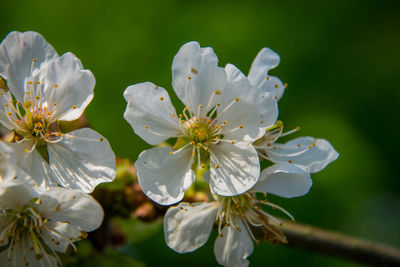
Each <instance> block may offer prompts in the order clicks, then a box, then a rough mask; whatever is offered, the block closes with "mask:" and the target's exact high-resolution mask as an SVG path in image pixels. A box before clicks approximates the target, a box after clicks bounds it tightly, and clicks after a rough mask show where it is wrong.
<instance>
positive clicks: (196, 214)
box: [164, 163, 312, 266]
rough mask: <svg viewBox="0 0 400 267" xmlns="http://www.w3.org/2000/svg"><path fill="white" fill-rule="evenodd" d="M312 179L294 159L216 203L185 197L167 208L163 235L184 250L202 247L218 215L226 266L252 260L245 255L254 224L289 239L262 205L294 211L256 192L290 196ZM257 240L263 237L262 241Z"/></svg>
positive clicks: (269, 235) (219, 249) (220, 254)
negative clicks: (249, 186) (251, 185)
mask: <svg viewBox="0 0 400 267" xmlns="http://www.w3.org/2000/svg"><path fill="white" fill-rule="evenodd" d="M311 185H312V181H311V179H310V175H309V173H308V172H307V171H305V170H304V169H302V168H301V167H298V166H295V165H293V164H288V163H285V164H276V165H274V166H271V167H269V168H267V169H265V170H263V171H262V173H261V176H260V179H259V181H258V182H257V184H256V185H255V187H254V188H252V189H251V191H249V192H247V193H245V194H242V195H237V196H232V197H217V201H216V202H211V203H201V202H200V203H193V204H191V203H180V204H179V205H178V206H176V207H171V208H169V209H168V211H167V213H166V215H165V217H164V236H165V240H166V243H167V245H168V246H169V247H170V248H172V249H173V250H175V251H176V252H179V253H186V252H191V251H194V250H196V249H197V248H199V247H201V246H202V245H203V244H204V243H205V242H206V241H207V240H208V238H209V236H210V233H211V230H212V227H213V225H214V222H215V220H217V224H218V232H219V236H218V238H217V240H216V242H215V245H214V254H215V257H216V259H217V261H218V263H219V264H221V265H224V266H248V264H249V261H248V260H247V259H246V258H247V257H248V256H249V255H250V254H251V253H252V252H253V248H254V247H253V240H255V241H257V240H256V238H255V237H254V236H253V233H252V230H251V228H252V227H259V228H260V229H261V230H262V231H263V232H264V239H266V240H269V241H272V242H286V238H285V236H284V235H283V233H282V232H280V231H279V229H277V228H276V227H275V226H273V224H272V223H271V222H272V221H273V222H275V223H276V224H280V221H279V220H278V219H277V218H276V217H274V216H273V215H271V214H269V213H267V212H265V211H264V210H263V209H262V206H269V207H271V208H273V209H278V210H280V211H282V212H283V213H285V214H286V215H288V216H289V217H290V218H292V219H293V217H292V216H291V215H290V214H289V213H288V212H287V211H286V210H284V209H283V208H281V207H279V206H277V205H275V204H272V203H270V202H268V201H267V200H266V199H265V200H259V199H257V198H256V196H255V193H256V192H263V193H271V194H274V195H278V196H282V197H286V198H291V197H297V196H301V195H304V194H306V193H307V192H308V190H309V189H310V187H311ZM257 242H258V241H257Z"/></svg>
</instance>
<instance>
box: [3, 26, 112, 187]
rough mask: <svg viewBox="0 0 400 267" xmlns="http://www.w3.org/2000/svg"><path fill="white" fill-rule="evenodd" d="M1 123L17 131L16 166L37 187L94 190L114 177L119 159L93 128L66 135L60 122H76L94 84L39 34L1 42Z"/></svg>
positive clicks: (15, 34)
mask: <svg viewBox="0 0 400 267" xmlns="http://www.w3.org/2000/svg"><path fill="white" fill-rule="evenodd" d="M0 76H1V77H2V78H4V79H5V80H6V81H7V87H8V89H9V90H2V89H0V123H1V124H3V125H4V126H5V127H7V128H8V129H9V130H12V131H14V133H15V134H14V141H15V142H14V143H12V144H11V146H12V147H13V149H14V150H15V151H16V157H17V164H18V165H19V167H20V168H21V169H22V170H24V171H25V172H26V173H29V174H30V175H31V176H32V178H33V179H35V180H36V182H37V183H38V184H41V185H43V186H51V185H56V184H60V185H62V186H65V187H70V188H79V189H81V190H83V191H85V192H91V191H93V189H94V187H95V186H96V185H97V184H99V183H102V182H109V181H111V180H112V179H114V177H115V156H114V153H113V152H112V150H111V147H110V145H109V144H108V142H107V141H106V140H105V138H104V137H102V136H101V135H99V134H98V133H97V132H95V131H93V130H91V129H88V128H86V129H79V130H75V131H72V132H69V133H62V132H61V131H60V129H59V128H58V121H72V120H75V119H78V118H79V117H80V116H81V115H82V113H83V111H84V109H85V108H86V106H87V105H88V104H89V102H90V101H91V99H92V98H93V88H94V84H95V80H94V77H93V74H92V73H91V72H90V71H89V70H85V69H83V67H82V64H81V62H80V61H79V59H78V58H76V57H75V56H74V55H73V54H71V53H65V54H64V55H62V56H58V55H57V53H56V51H55V50H54V49H53V47H52V46H51V45H50V44H48V43H47V42H46V40H45V39H44V38H43V37H42V36H41V35H40V34H38V33H36V32H24V33H20V32H11V33H10V34H9V35H8V36H7V37H6V38H5V39H4V40H3V42H2V43H1V44H0Z"/></svg>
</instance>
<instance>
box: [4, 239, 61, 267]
mask: <svg viewBox="0 0 400 267" xmlns="http://www.w3.org/2000/svg"><path fill="white" fill-rule="evenodd" d="M31 247H32V242H31V241H30V240H29V239H28V238H25V239H24V240H22V239H19V240H16V241H15V244H14V249H13V251H12V252H11V253H10V256H11V260H8V256H9V249H10V248H7V249H5V250H3V251H2V252H0V266H2V267H16V266H18V267H20V266H29V267H54V266H58V261H57V259H56V258H55V257H54V256H52V255H49V254H46V253H45V254H44V255H43V257H42V258H40V259H38V258H37V257H36V253H35V250H33V249H32V250H31V249H30V248H31ZM14 255H15V256H14Z"/></svg>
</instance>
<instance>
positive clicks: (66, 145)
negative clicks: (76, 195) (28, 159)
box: [47, 128, 116, 193]
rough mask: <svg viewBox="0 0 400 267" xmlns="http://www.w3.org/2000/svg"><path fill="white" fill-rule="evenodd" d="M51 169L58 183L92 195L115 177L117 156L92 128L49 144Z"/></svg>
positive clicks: (71, 133)
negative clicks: (94, 190)
mask: <svg viewBox="0 0 400 267" xmlns="http://www.w3.org/2000/svg"><path fill="white" fill-rule="evenodd" d="M47 149H48V151H49V161H50V168H51V170H52V172H53V173H54V177H56V179H57V182H58V183H60V184H61V185H63V186H65V187H68V188H75V189H80V190H82V191H84V192H86V193H89V192H92V191H93V189H94V188H95V187H96V186H97V185H98V184H100V183H104V182H111V181H112V180H113V179H114V178H115V173H116V172H115V155H114V152H113V151H112V150H111V147H110V144H109V143H108V141H107V140H106V139H105V138H104V137H103V136H101V135H100V134H98V133H97V132H95V131H93V130H92V129H89V128H82V129H79V130H75V131H72V132H69V133H68V134H65V135H64V138H63V139H62V140H61V141H60V142H58V143H49V144H48V145H47Z"/></svg>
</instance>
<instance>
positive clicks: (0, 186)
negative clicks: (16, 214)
mask: <svg viewBox="0 0 400 267" xmlns="http://www.w3.org/2000/svg"><path fill="white" fill-rule="evenodd" d="M37 196H38V195H37V193H36V192H35V191H34V190H33V188H32V187H31V186H30V185H26V184H24V183H22V182H20V181H17V180H7V181H2V182H1V183H0V209H16V210H20V209H21V208H22V207H23V206H24V205H25V204H26V203H28V202H29V201H30V200H31V199H33V198H36V197H37Z"/></svg>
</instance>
